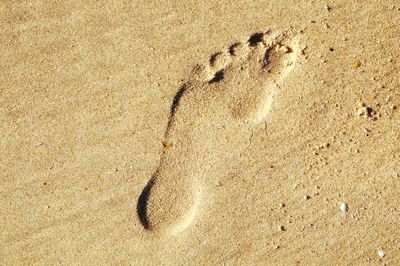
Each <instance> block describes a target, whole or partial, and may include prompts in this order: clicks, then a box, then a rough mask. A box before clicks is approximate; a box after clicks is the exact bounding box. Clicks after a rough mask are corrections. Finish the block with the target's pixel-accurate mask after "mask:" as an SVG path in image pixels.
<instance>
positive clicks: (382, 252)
mask: <svg viewBox="0 0 400 266" xmlns="http://www.w3.org/2000/svg"><path fill="white" fill-rule="evenodd" d="M378 256H379V257H381V258H383V257H385V251H383V250H379V251H378Z"/></svg>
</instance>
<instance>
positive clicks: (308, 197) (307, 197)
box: [303, 195, 311, 200]
mask: <svg viewBox="0 0 400 266" xmlns="http://www.w3.org/2000/svg"><path fill="white" fill-rule="evenodd" d="M303 198H304V199H305V200H309V199H311V197H310V196H308V195H304V197H303Z"/></svg>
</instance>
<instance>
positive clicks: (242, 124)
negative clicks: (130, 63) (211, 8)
mask: <svg viewBox="0 0 400 266" xmlns="http://www.w3.org/2000/svg"><path fill="white" fill-rule="evenodd" d="M298 47H299V45H298V43H297V39H296V38H295V37H294V36H293V35H292V34H291V33H289V32H284V33H282V32H280V33H279V32H278V33H273V32H270V31H268V32H260V33H255V34H253V35H251V36H250V38H249V39H248V40H247V41H245V42H237V43H234V44H232V45H231V46H229V47H228V49H226V50H225V51H222V52H218V53H215V54H213V55H212V56H211V57H210V59H209V63H208V64H206V65H205V66H201V65H198V66H196V67H195V68H194V70H193V71H192V74H191V75H190V77H189V79H188V81H187V82H186V83H184V85H182V87H181V88H180V89H179V91H178V92H177V93H176V95H175V97H174V100H173V102H172V105H171V110H170V116H169V121H168V125H167V128H166V131H165V136H164V137H165V140H164V142H163V145H164V150H163V153H162V156H161V159H160V165H159V167H158V168H157V170H156V171H155V173H154V174H153V176H152V177H151V179H150V181H149V182H148V184H147V185H146V187H145V188H144V189H143V192H142V194H141V195H140V197H139V200H138V204H137V213H138V216H139V219H140V221H141V223H142V225H143V226H144V228H146V229H147V230H150V231H160V230H161V231H164V230H168V231H169V232H178V231H182V230H183V229H185V228H186V227H187V226H188V225H189V224H190V223H191V222H192V220H193V219H194V218H195V216H196V209H197V208H198V206H199V204H200V203H201V199H202V195H201V187H202V184H204V183H202V182H206V181H207V179H210V178H212V177H213V175H214V174H215V173H216V171H218V169H221V168H223V166H224V164H225V163H226V162H229V161H232V158H233V156H232V154H235V152H238V151H239V150H240V146H241V143H238V142H236V141H235V139H241V138H240V135H241V134H248V132H249V131H250V130H251V128H252V127H254V126H256V125H257V124H259V123H263V122H264V120H265V118H266V116H267V115H268V113H269V110H270V108H271V104H272V100H273V96H274V94H275V93H276V91H277V90H278V86H279V83H280V82H281V81H282V80H283V79H284V78H285V76H286V75H287V74H288V73H289V72H290V71H291V70H292V69H293V68H294V65H295V60H296V58H297V55H298V53H299V51H298ZM235 136H239V137H238V138H235Z"/></svg>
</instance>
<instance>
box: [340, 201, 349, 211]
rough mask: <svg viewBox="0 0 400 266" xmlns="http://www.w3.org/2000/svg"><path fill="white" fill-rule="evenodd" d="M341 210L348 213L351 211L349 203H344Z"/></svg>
mask: <svg viewBox="0 0 400 266" xmlns="http://www.w3.org/2000/svg"><path fill="white" fill-rule="evenodd" d="M339 209H340V211H341V212H347V211H348V210H349V206H348V205H347V203H342V204H340V207H339Z"/></svg>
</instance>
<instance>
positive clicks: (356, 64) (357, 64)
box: [353, 60, 361, 68]
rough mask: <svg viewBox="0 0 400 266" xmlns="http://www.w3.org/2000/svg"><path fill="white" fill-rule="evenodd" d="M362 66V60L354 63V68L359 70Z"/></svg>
mask: <svg viewBox="0 0 400 266" xmlns="http://www.w3.org/2000/svg"><path fill="white" fill-rule="evenodd" d="M360 66H361V61H360V60H356V61H354V63H353V68H359V67H360Z"/></svg>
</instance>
